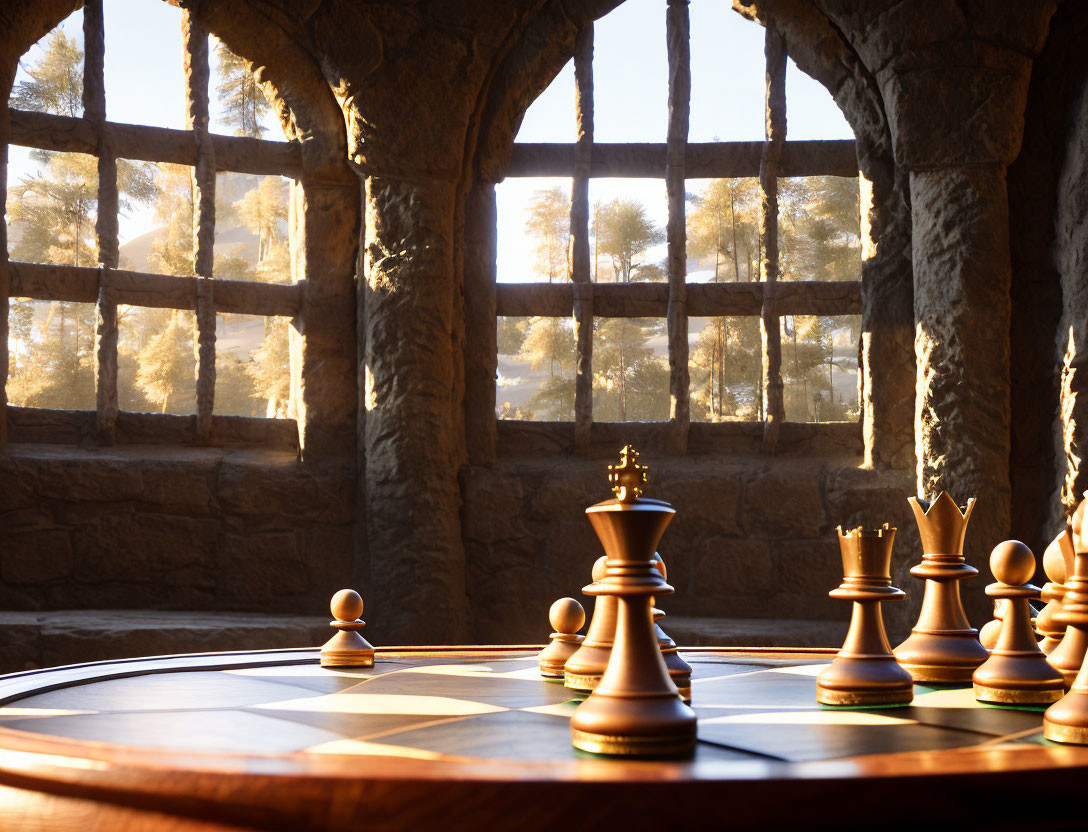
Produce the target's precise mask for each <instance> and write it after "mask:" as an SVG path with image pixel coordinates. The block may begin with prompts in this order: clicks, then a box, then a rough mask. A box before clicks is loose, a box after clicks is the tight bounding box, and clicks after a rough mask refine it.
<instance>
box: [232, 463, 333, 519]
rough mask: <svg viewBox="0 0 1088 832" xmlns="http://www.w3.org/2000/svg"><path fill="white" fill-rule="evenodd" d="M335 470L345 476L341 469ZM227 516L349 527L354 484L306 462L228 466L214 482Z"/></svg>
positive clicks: (236, 464)
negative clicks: (284, 517) (283, 517)
mask: <svg viewBox="0 0 1088 832" xmlns="http://www.w3.org/2000/svg"><path fill="white" fill-rule="evenodd" d="M334 471H341V469H340V468H339V467H338V468H336V469H334ZM215 492H216V497H217V499H218V502H219V506H220V508H221V509H222V510H223V511H226V512H234V513H237V514H243V515H251V516H257V517H263V516H267V515H269V514H275V513H282V514H284V515H289V516H290V517H292V518H294V523H293V524H294V525H299V521H308V522H318V521H320V522H326V523H350V522H351V520H352V514H353V500H354V484H353V481H352V476H351V474H350V473H343V474H342V475H337V474H335V473H328V472H322V471H320V470H319V469H315V468H313V467H311V466H304V465H303V464H302V463H276V464H264V463H253V462H248V461H246V462H236V461H232V460H230V459H229V458H228V459H226V460H224V461H223V464H222V465H221V466H220V467H219V472H218V475H217V477H216V481H215Z"/></svg>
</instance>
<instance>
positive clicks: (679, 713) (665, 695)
mask: <svg viewBox="0 0 1088 832" xmlns="http://www.w3.org/2000/svg"><path fill="white" fill-rule="evenodd" d="M646 479H647V478H646V469H645V467H643V466H642V465H639V463H638V452H637V451H635V449H634V448H632V447H631V446H630V445H627V446H625V447H624V448H623V450H622V451H621V452H620V464H619V465H609V466H608V480H609V483H610V484H611V485H612V490H613V492H614V493H615V495H616V496H615V498H614V499H611V500H605V501H604V502H602V503H597V504H596V505H592V506H590V507H589V508H587V509H586V515H587V516H588V517H589V521H590V523H591V524H592V526H593V530H594V531H595V532H596V533H597V537H599V538H600V540H601V544H602V545H603V546H604V551H605V554H606V556H607V561H606V570H605V575H604V577H603V578H602V579H601V580H600V581H599V582H598V583H597V584H594V585H593V586H592V587H587V589H586V592H587V593H592V594H594V595H605V596H609V595H610V596H614V597H615V598H616V600H617V602H618V611H617V619H616V637H615V641H614V643H613V646H612V653H611V657H610V658H609V660H608V667H607V668H606V669H605V671H604V675H603V676H602V677H601V681H600V684H598V685H597V687H596V688H595V689H594V691H593V693H592V694H590V696H589V698H588V699H586V700H585V701H584V702H583V703H582V704H581V705H579V706H578V708H577V710H575V712H574V715H573V716H572V717H571V721H570V725H571V735H572V741H573V743H574V747H575V748H578V749H581V750H583V751H590V752H594V753H598V754H616V755H624V756H672V755H680V754H689V753H691V752H692V751H693V750H694V748H695V712H694V711H692V710H691V708H689V707H688V706H687V705H685V704H684V703H683V702H682V701H681V700H680V694H679V692H678V690H677V687H676V685H675V684H673V682H672V680H671V679H670V678H669V671H668V669H667V668H666V666H665V660H664V658H663V657H662V654H661V647H660V645H659V643H658V638H657V632H656V630H655V628H654V622H653V618H652V617H651V612H650V609H651V599H652V598H653V596H655V595H665V594H667V593H670V592H672V591H673V589H672V587H671V586H669V585H668V584H667V583H665V578H664V577H663V576H662V574H661V572H660V571H658V569H657V568H656V567H655V565H654V552H656V551H657V544H658V541H659V540H661V536H662V535H663V534H664V533H665V528H666V526H668V525H669V522H670V521H671V520H672V518H673V515H674V514H675V513H676V512H675V511H674V510H673V508H672V506H670V505H669V504H668V503H665V502H662V501H660V500H651V499H646V498H644V497H642V489H643V486H644V485H645V483H646Z"/></svg>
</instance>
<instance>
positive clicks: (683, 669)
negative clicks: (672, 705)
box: [650, 552, 691, 705]
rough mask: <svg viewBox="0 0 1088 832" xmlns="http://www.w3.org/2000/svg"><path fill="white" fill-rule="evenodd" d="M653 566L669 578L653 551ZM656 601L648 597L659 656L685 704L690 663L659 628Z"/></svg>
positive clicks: (688, 700) (664, 577)
mask: <svg viewBox="0 0 1088 832" xmlns="http://www.w3.org/2000/svg"><path fill="white" fill-rule="evenodd" d="M654 567H655V568H656V569H657V571H658V572H660V573H661V577H662V578H663V579H664V580H666V581H667V580H668V579H669V571H668V569H666V568H665V561H663V560H662V559H661V555H659V554H658V553H657V552H654ZM655 603H656V601H655V600H654V599H653V598H651V599H650V606H651V610H650V614H651V615H652V616H653V619H654V632H655V633H657V643H658V646H659V647H661V656H662V658H664V659H665V667H666V668H667V669H668V671H669V678H671V679H672V683H673V684H674V685H676V689H677V690H678V691H680V698H681V699H683V700H684V702H686V703H687V704H689V705H690V704H691V665H690V664H688V663H687V662H686V661H684V660H683V659H682V658H680V653H679V651H678V650H677V649H676V642H675V641H673V640H672V638H671V637H670V636H669V634H668V633H666V632H665V631H664V630H663V629H661V623H660V622H661V619H662V618H664V617H665V613H664V612H662V611H661V610H659V609H656V608H654V607H653V605H654V604H655Z"/></svg>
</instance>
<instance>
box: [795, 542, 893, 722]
mask: <svg viewBox="0 0 1088 832" xmlns="http://www.w3.org/2000/svg"><path fill="white" fill-rule="evenodd" d="M838 533H839V551H840V552H841V554H842V565H843V576H844V579H843V582H842V584H841V585H840V586H839V587H838V588H837V589H833V590H831V592H830V593H829V594H830V596H831V597H832V598H842V599H845V600H847V601H853V615H852V617H851V619H850V631H849V632H848V633H847V635H846V642H845V643H844V644H843V647H842V650H840V651H839V653H838V655H837V656H836V657H835V659H834V660H833V661H832V662H831V664H829V665H828V666H827V667H825V668H824V669H823V670H822V671H821V672H820V675H819V677H818V678H817V680H816V700H817V701H818V702H820V703H821V704H824V705H854V706H869V705H905V704H907V703H909V702H910V701H911V700H912V699H913V698H914V680H913V679H912V678H911V675H910V674H909V673H908V672H907V671H906V670H904V669H903V668H902V667H900V666H899V663H898V662H897V661H896V660H895V656H894V655H893V654H892V648H891V645H890V644H889V643H888V636H887V634H886V633H885V631H884V618H883V614H882V612H881V607H880V605H881V604H882V603H883V602H884V601H901V600H902V599H903V598H906V594H905V593H904V592H903V591H902V590H900V589H897V588H895V587H893V586H892V585H891V584H892V578H891V561H892V542H893V541H894V540H895V529H893V528H891V527H890V526H889V525H888V524H887V523H885V524H884V525H883V526H882V527H881V528H879V529H863V528H861V527H859V528H857V529H850V530H849V531H846V532H844V531H843V530H842V527H841V526H840V527H839V528H838Z"/></svg>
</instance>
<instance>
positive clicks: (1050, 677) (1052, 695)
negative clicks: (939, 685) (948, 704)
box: [971, 540, 1065, 705]
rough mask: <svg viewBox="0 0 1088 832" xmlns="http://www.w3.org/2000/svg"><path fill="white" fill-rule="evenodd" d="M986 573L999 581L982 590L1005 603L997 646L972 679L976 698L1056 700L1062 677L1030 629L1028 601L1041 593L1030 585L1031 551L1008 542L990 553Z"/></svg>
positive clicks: (1062, 685) (1026, 701) (1022, 702)
mask: <svg viewBox="0 0 1088 832" xmlns="http://www.w3.org/2000/svg"><path fill="white" fill-rule="evenodd" d="M990 571H991V572H993V573H994V577H995V578H996V579H997V582H996V583H992V584H990V585H989V586H988V587H986V594H987V595H989V596H991V597H993V598H1004V599H1005V601H1006V604H1005V611H1004V617H1003V618H1002V621H1001V634H1000V636H999V637H998V640H997V644H996V645H995V646H994V649H993V650H992V651H991V653H990V658H988V659H987V660H986V661H985V662H983V663H982V664H981V665H979V667H978V669H977V670H975V672H974V675H973V676H972V677H971V681H972V682H973V683H974V687H975V698H976V699H977V700H978V701H980V702H994V703H997V704H1012V705H1029V704H1041V703H1046V702H1057V701H1058V700H1059V699H1061V698H1062V696H1063V695H1064V693H1065V681H1064V680H1063V679H1062V674H1061V673H1059V672H1058V671H1057V670H1055V669H1054V668H1053V667H1051V666H1050V665H1049V664H1048V663H1047V660H1046V656H1045V655H1044V654H1043V651H1042V650H1040V649H1039V642H1037V641H1036V640H1035V633H1034V632H1033V631H1032V629H1031V611H1030V610H1029V608H1028V599H1029V598H1038V597H1039V592H1040V590H1039V587H1037V586H1033V585H1032V584H1030V583H1028V582H1029V581H1030V580H1031V576H1032V575H1034V574H1035V555H1033V554H1032V553H1031V549H1029V548H1028V547H1027V546H1025V545H1024V544H1023V543H1021V542H1020V541H1019V540H1006V541H1005V542H1003V543H998V544H997V546H995V547H994V550H993V552H991V553H990Z"/></svg>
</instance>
